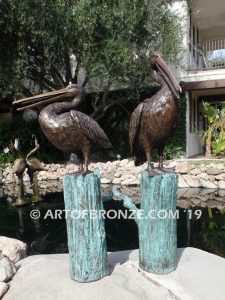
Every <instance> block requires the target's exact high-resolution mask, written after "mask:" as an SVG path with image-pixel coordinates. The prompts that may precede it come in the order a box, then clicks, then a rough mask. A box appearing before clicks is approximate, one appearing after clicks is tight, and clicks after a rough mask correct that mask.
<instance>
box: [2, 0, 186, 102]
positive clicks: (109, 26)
mask: <svg viewBox="0 0 225 300" xmlns="http://www.w3.org/2000/svg"><path fill="white" fill-rule="evenodd" d="M172 2H173V1H172V0H147V1H146V0H121V1H108V0H103V1H97V0H80V1H76V0H75V1H74V0H64V1H62V0H55V1H49V0H41V1H34V0H22V1H16V0H4V1H0V14H1V20H0V28H1V29H0V33H1V39H2V45H4V46H3V47H1V50H0V69H1V72H0V91H1V95H2V96H5V97H10V98H11V99H12V98H15V97H20V96H22V95H29V94H30V93H33V92H41V91H42V90H43V89H55V88H58V87H61V86H63V85H66V84H68V83H69V81H72V82H75V81H76V80H77V75H78V73H79V70H81V69H82V70H85V73H86V74H87V75H88V77H89V78H91V79H94V78H97V79H98V82H99V83H98V84H97V85H98V86H101V87H102V86H107V85H113V84H118V83H119V84H120V85H121V84H123V83H124V84H129V85H132V86H133V87H135V88H136V87H138V88H139V87H140V85H142V84H143V81H144V79H145V78H146V75H148V64H147V60H148V53H149V52H150V51H152V50H161V51H162V52H164V54H165V57H166V59H167V60H169V61H176V63H177V62H178V61H179V59H177V57H178V54H179V50H180V47H179V45H180V44H181V42H180V41H181V31H180V24H179V18H178V16H177V15H176V16H174V14H173V13H172V12H171V11H170V10H169V9H168V4H170V3H172ZM71 53H73V54H75V56H76V59H77V63H78V65H77V72H76V74H75V75H74V74H71V71H70V54H71ZM34 87H35V89H34Z"/></svg>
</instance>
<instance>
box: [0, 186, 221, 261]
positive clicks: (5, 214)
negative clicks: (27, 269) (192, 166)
mask: <svg viewBox="0 0 225 300" xmlns="http://www.w3.org/2000/svg"><path fill="white" fill-rule="evenodd" d="M136 190H137V188H136ZM129 191H130V194H132V193H133V194H134V188H129ZM195 192H196V191H195ZM186 193H187V192H186ZM189 193H190V191H189ZM201 193H203V192H201ZM201 193H200V194H201ZM205 194H206V193H203V196H204V197H205ZM196 195H197V194H196ZM203 196H202V197H203ZM42 197H43V202H40V203H39V204H38V205H37V204H36V205H34V204H30V205H27V206H23V207H13V206H12V204H11V201H12V196H11V197H9V196H8V195H4V194H2V195H1V197H0V235H4V236H8V237H13V238H17V239H20V240H22V241H24V242H26V243H27V244H28V249H29V250H28V251H29V255H32V254H48V253H66V252H68V248H67V233H66V220H65V218H61V219H60V218H57V219H54V218H51V217H47V218H44V216H45V215H46V213H47V211H49V210H51V211H52V212H53V213H54V212H55V210H63V209H64V201H63V193H62V192H54V193H49V192H48V193H43V195H42ZM136 198H138V195H137V196H136ZM199 199H200V197H199V192H198V197H196V199H195V200H196V203H195V206H193V205H192V204H191V203H193V201H194V200H193V199H192V202H187V203H186V202H185V205H184V201H187V199H185V198H182V199H181V200H178V210H179V215H178V216H179V218H178V227H177V236H178V247H187V246H190V247H196V248H200V249H202V250H205V251H208V252H211V253H214V254H217V255H220V256H222V257H225V210H224V208H223V206H218V207H209V206H207V203H206V201H205V198H203V202H204V203H206V204H204V205H203V206H204V207H202V205H201V200H199ZM209 199H210V201H216V200H213V199H211V198H210V197H209ZM137 202H138V201H136V203H137ZM217 202H218V199H217ZM218 203H220V202H218ZM104 209H105V210H106V212H107V211H109V210H112V209H113V210H117V211H118V210H122V211H125V209H124V208H123V206H122V203H121V202H120V201H115V200H108V201H105V202H104ZM32 210H39V211H40V214H41V217H40V219H37V220H35V219H32V218H31V217H30V213H31V211H32ZM105 229H106V238H107V247H108V251H121V250H127V249H136V248H138V231H137V225H136V223H135V221H134V220H133V219H128V220H127V219H123V218H120V219H111V218H106V219H105Z"/></svg>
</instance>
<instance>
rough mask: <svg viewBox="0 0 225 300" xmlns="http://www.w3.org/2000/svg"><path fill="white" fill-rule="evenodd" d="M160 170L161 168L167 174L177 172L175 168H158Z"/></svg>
mask: <svg viewBox="0 0 225 300" xmlns="http://www.w3.org/2000/svg"><path fill="white" fill-rule="evenodd" d="M157 169H159V170H161V172H162V173H164V174H166V173H176V172H175V169H169V168H168V169H167V168H157Z"/></svg>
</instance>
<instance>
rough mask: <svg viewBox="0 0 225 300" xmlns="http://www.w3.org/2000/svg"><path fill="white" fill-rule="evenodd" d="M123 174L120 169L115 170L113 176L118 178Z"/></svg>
mask: <svg viewBox="0 0 225 300" xmlns="http://www.w3.org/2000/svg"><path fill="white" fill-rule="evenodd" d="M122 175H123V172H122V171H117V172H116V173H115V174H114V177H116V178H119V177H121V176H122Z"/></svg>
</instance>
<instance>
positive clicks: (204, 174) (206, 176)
mask: <svg viewBox="0 0 225 300" xmlns="http://www.w3.org/2000/svg"><path fill="white" fill-rule="evenodd" d="M197 177H198V178H201V179H204V180H209V179H210V176H209V175H208V174H207V173H201V174H199V175H197Z"/></svg>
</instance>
